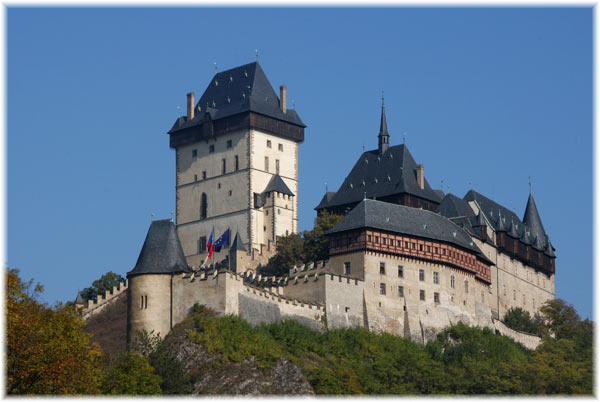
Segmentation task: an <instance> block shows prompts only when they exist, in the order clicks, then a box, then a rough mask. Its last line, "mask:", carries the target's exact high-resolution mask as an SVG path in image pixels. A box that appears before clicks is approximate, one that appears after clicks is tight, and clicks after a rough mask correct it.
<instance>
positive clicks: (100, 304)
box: [80, 280, 129, 320]
mask: <svg viewBox="0 0 600 402" xmlns="http://www.w3.org/2000/svg"><path fill="white" fill-rule="evenodd" d="M128 286H129V283H128V281H127V280H125V281H124V282H121V283H119V284H118V285H116V286H113V288H112V289H111V290H107V291H105V292H104V294H103V295H98V297H97V298H96V300H88V303H87V306H85V307H84V308H82V309H81V310H80V313H81V315H82V317H83V319H84V320H87V319H88V318H90V317H91V316H92V315H94V314H97V313H99V312H100V311H102V310H103V309H104V308H105V307H106V306H107V305H109V304H110V303H111V302H112V301H114V300H115V299H116V298H117V296H119V295H120V294H122V293H124V292H125V291H126V290H127V288H128Z"/></svg>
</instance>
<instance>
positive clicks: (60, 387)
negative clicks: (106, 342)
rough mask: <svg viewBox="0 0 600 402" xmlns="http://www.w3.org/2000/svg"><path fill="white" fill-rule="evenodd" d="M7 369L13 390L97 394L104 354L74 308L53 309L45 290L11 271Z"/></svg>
mask: <svg viewBox="0 0 600 402" xmlns="http://www.w3.org/2000/svg"><path fill="white" fill-rule="evenodd" d="M6 279H7V282H6V285H7V286H6V295H5V303H6V369H7V377H6V379H7V382H6V392H7V393H8V394H45V395H48V394H96V393H98V386H99V381H100V379H101V378H102V370H103V369H102V361H101V352H100V349H99V347H98V346H97V345H96V344H93V345H90V342H89V340H90V337H91V335H88V334H86V333H84V332H83V330H82V328H83V325H84V323H83V321H82V320H81V318H79V316H78V315H77V314H76V312H75V311H74V309H73V308H71V307H67V306H62V305H57V306H55V307H54V308H48V307H46V306H45V305H43V304H41V303H40V302H39V301H38V300H37V295H38V294H39V293H40V292H41V291H42V287H41V286H40V285H36V286H33V281H32V280H30V281H29V282H23V281H22V280H21V279H20V277H19V271H18V270H16V269H9V270H8V271H7V274H6Z"/></svg>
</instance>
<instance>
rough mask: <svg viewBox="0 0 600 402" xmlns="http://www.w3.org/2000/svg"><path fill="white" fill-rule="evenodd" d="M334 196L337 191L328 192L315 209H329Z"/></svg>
mask: <svg viewBox="0 0 600 402" xmlns="http://www.w3.org/2000/svg"><path fill="white" fill-rule="evenodd" d="M334 195H335V191H327V192H326V193H325V195H323V198H321V202H319V205H317V206H316V207H315V208H314V209H322V208H325V207H327V206H328V205H329V202H330V201H331V199H332V198H333V196H334Z"/></svg>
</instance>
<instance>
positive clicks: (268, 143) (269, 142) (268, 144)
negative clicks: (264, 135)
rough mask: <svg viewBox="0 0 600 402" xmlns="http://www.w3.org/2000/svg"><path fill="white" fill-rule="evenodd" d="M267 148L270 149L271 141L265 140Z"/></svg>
mask: <svg viewBox="0 0 600 402" xmlns="http://www.w3.org/2000/svg"><path fill="white" fill-rule="evenodd" d="M267 148H271V140H267Z"/></svg>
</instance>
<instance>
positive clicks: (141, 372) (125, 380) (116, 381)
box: [102, 353, 161, 395]
mask: <svg viewBox="0 0 600 402" xmlns="http://www.w3.org/2000/svg"><path fill="white" fill-rule="evenodd" d="M160 381H161V379H160V377H159V376H158V375H156V374H155V373H154V368H153V367H152V366H151V365H150V363H149V362H148V358H147V357H144V356H140V355H137V354H135V353H127V354H125V355H124V356H123V357H122V358H121V359H120V360H119V362H118V363H117V364H115V365H114V366H113V367H111V368H110V369H109V370H108V373H107V374H106V378H105V380H104V382H103V384H102V393H103V394H109V395H158V394H160V393H161V389H160Z"/></svg>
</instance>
